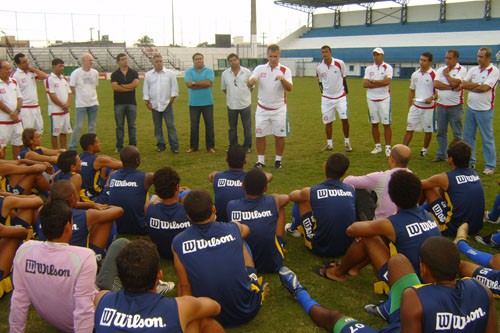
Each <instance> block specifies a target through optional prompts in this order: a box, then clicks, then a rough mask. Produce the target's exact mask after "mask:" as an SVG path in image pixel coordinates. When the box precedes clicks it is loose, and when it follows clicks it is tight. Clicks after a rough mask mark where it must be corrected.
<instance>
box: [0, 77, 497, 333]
mask: <svg viewBox="0 0 500 333" xmlns="http://www.w3.org/2000/svg"><path fill="white" fill-rule="evenodd" d="M179 83H180V97H179V98H178V99H177V100H176V102H175V104H174V112H175V123H176V126H177V133H178V135H179V141H180V145H181V150H180V151H181V153H180V154H179V155H172V154H170V153H167V152H163V153H158V152H156V146H155V144H156V142H155V138H154V135H153V124H152V118H151V115H150V114H149V111H148V110H147V109H146V108H145V106H144V103H141V102H139V103H138V105H139V108H138V119H137V133H138V147H139V149H140V150H141V153H142V165H141V169H142V170H145V171H155V170H156V169H158V168H160V167H162V166H165V165H171V166H172V167H174V168H175V169H177V170H178V172H179V174H180V176H181V184H182V185H186V186H189V187H191V188H204V189H207V190H209V191H212V188H211V183H210V182H209V181H208V174H209V173H210V172H211V171H214V170H224V169H225V168H226V164H225V161H224V160H225V149H226V147H227V145H228V139H227V129H228V125H227V116H226V106H225V98H224V96H223V94H222V92H221V91H220V80H219V78H217V79H216V80H215V84H214V97H215V111H214V114H215V126H216V147H215V149H216V150H217V152H216V153H215V154H213V155H212V154H208V153H206V152H205V151H203V150H200V151H199V152H197V153H194V154H186V153H185V151H186V150H187V149H188V148H189V112H188V107H187V88H186V87H185V86H184V84H183V82H182V80H180V81H179ZM408 85H409V84H408V81H407V80H393V83H392V87H391V91H392V93H393V100H392V118H393V126H392V128H393V144H396V143H401V142H402V140H403V136H404V133H405V128H406V116H407V106H406V104H407V96H408ZM42 91H43V90H42V89H41V87H40V88H39V92H40V93H41V92H42ZM138 91H139V92H142V89H138ZM98 94H99V102H100V107H99V118H98V123H97V133H98V136H99V138H100V140H101V143H102V147H103V151H102V153H103V154H109V155H112V156H115V157H117V154H114V153H113V151H114V145H115V130H114V129H115V127H114V118H113V99H112V91H111V87H110V84H109V82H103V81H102V82H101V83H100V85H99V87H98ZM256 95H257V94H256V93H254V101H255V99H256ZM140 96H141V94H140V93H138V94H137V97H138V100H139V101H140V99H141V97H140ZM287 99H288V115H289V120H290V124H291V129H292V133H291V136H290V137H289V138H287V140H286V145H287V146H286V149H285V154H284V159H283V168H282V169H281V170H278V171H275V170H274V169H273V168H270V167H268V168H267V170H266V171H269V172H272V173H273V174H274V179H273V181H272V183H270V185H269V193H289V192H290V191H292V190H294V189H298V188H302V187H305V186H309V185H313V184H316V183H319V182H321V181H322V180H323V173H322V163H323V162H324V161H325V160H326V158H327V156H328V154H327V153H324V152H322V151H321V149H322V148H323V147H324V145H325V143H326V142H325V134H324V126H323V124H322V121H321V116H320V96H319V91H318V86H317V83H316V80H315V79H314V78H295V79H294V88H293V91H292V92H291V93H290V94H289V95H288V96H287ZM40 100H41V104H42V105H43V108H42V109H43V110H46V108H45V105H46V97H45V95H43V96H40ZM348 103H349V119H350V125H351V135H350V136H351V143H352V146H353V149H354V150H353V151H352V152H351V153H349V154H348V156H349V158H350V160H351V166H350V168H349V170H348V174H351V175H362V174H365V173H368V172H373V171H379V170H384V169H387V158H386V157H385V155H384V154H383V153H381V154H378V155H375V156H373V155H371V154H370V151H371V150H372V148H373V141H372V138H371V130H370V128H371V126H370V124H369V123H368V116H367V106H366V100H365V91H364V89H363V88H362V87H361V80H360V79H349V95H348ZM499 104H500V102H499V103H497V107H496V110H497V115H496V116H495V118H496V119H495V123H496V124H498V122H499V120H500V119H499V115H498V111H499V107H498V105H499ZM44 112H45V111H44ZM73 119H74V118H73ZM201 127H202V129H201V130H200V138H201V142H200V147H204V139H203V138H204V131H203V126H201ZM45 128H49V121H48V119H46V126H45ZM241 131H242V130H241V128H240V130H239V133H240V142H241V140H242V132H241ZM165 136H166V133H165ZM495 138H496V140H497V143H498V142H500V133H499V131H498V130H497V129H495ZM422 141H423V134H421V133H416V134H415V135H414V138H413V141H412V143H411V145H410V146H411V148H412V149H413V151H414V156H413V158H412V160H411V162H410V168H411V169H412V170H413V171H414V172H415V173H416V174H417V175H418V176H419V177H421V178H426V177H429V176H431V175H433V174H436V173H439V172H444V171H446V170H448V166H447V165H446V164H445V163H432V162H431V160H432V159H433V158H434V155H435V151H436V147H437V143H436V140H435V138H433V141H432V143H431V146H430V151H429V156H427V157H426V158H420V157H418V151H419V150H420V148H421V147H422V146H421V145H422ZM43 142H44V145H45V146H49V133H46V134H45V135H44V138H43ZM480 143H481V140H480V139H479V140H478V149H477V153H478V159H477V160H478V162H477V164H476V165H477V169H478V171H479V172H480V171H482V168H483V163H484V159H483V158H482V149H481V147H480ZM334 150H338V151H341V152H342V151H344V149H343V136H342V131H341V125H340V122H338V121H337V122H335V123H334ZM167 151H169V150H168V149H167ZM273 157H274V140H273V139H270V140H268V151H267V164H268V165H272V163H271V162H272V161H273ZM256 159H257V157H256V153H255V150H254V152H252V153H251V154H249V156H247V160H248V164H247V168H250V167H251V166H252V165H253V163H255V161H256ZM481 179H482V182H483V185H484V188H485V193H486V204H487V209H490V208H491V205H492V204H493V200H494V198H495V196H496V194H497V192H498V185H497V184H496V180H497V177H496V176H483V175H481ZM290 211H291V205H289V206H288V207H287V219H289V217H290ZM495 229H496V228H495V226H493V225H486V226H485V227H484V228H483V230H482V231H481V234H486V233H489V232H492V231H494V230H495ZM286 240H287V241H288V244H287V253H286V257H285V265H287V266H289V267H290V268H291V269H293V270H294V271H295V272H296V273H297V275H298V277H299V278H300V280H301V282H302V283H303V284H304V285H305V286H306V287H307V288H308V290H309V292H310V294H311V296H312V297H314V298H315V299H316V300H317V301H318V302H319V303H320V304H322V305H324V306H326V307H328V308H331V309H338V310H340V311H342V312H344V313H346V314H349V315H350V316H353V317H355V318H357V319H359V320H360V321H362V322H365V323H367V324H370V325H373V326H374V327H382V326H383V325H384V323H383V321H382V320H379V319H377V318H374V317H372V316H370V315H368V314H366V313H365V312H364V310H363V305H364V304H367V303H373V302H377V301H379V300H381V299H382V297H381V296H379V295H375V294H374V293H373V292H372V283H373V282H374V281H375V276H374V274H373V272H372V271H371V269H369V268H365V269H364V270H363V271H362V273H361V275H360V276H359V277H356V278H352V279H350V280H349V281H348V282H345V283H343V284H340V283H333V282H330V281H327V280H325V279H322V278H320V277H318V276H316V275H315V274H314V273H313V272H312V271H311V267H312V266H313V265H317V264H320V263H321V262H322V259H321V258H318V257H316V256H314V255H312V254H311V253H309V252H308V251H307V250H306V248H305V247H304V246H303V242H302V240H300V239H295V238H292V237H288V236H286ZM471 244H472V245H473V246H477V248H479V249H481V250H486V251H492V250H491V249H489V248H486V247H484V246H480V244H478V243H475V242H474V241H471ZM221 260H222V259H221ZM162 268H163V271H164V275H166V279H169V280H174V281H175V273H174V271H173V265H172V262H168V261H164V262H162ZM264 280H265V281H266V282H269V283H270V293H269V294H268V296H267V297H266V299H265V301H264V304H263V306H262V309H261V311H260V313H259V314H258V316H257V317H256V318H255V319H254V320H253V321H252V322H250V323H249V324H247V325H243V326H241V327H238V328H233V329H230V330H228V331H229V332H315V331H317V330H318V329H317V328H315V325H314V324H313V323H312V321H311V320H310V319H309V318H308V316H307V315H306V314H305V313H304V311H303V310H302V308H301V307H300V306H299V304H298V303H296V302H295V301H294V300H293V298H292V297H291V296H290V295H289V294H288V292H286V291H285V290H284V289H283V288H282V287H281V284H280V281H279V278H278V276H277V274H266V275H265V276H264ZM172 296H174V293H172ZM9 306H10V294H9V295H7V296H4V297H3V299H1V300H0V332H6V331H7V329H8V312H9ZM496 310H497V313H499V310H500V304H499V303H498V302H497V304H496ZM499 323H500V318H499ZM27 331H28V332H55V330H54V329H52V328H50V327H49V326H48V325H47V324H46V323H45V322H43V321H42V320H41V319H40V318H39V316H38V314H37V313H36V312H35V311H30V322H29V324H28V330H27Z"/></svg>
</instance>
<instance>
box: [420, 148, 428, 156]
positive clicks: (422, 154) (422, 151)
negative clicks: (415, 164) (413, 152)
mask: <svg viewBox="0 0 500 333" xmlns="http://www.w3.org/2000/svg"><path fill="white" fill-rule="evenodd" d="M425 156H427V150H423V149H422V150H421V151H420V157H425Z"/></svg>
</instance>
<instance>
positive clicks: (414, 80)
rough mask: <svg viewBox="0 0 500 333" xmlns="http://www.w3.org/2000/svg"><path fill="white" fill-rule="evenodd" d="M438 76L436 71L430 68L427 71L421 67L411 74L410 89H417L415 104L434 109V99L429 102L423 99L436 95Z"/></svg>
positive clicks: (419, 106)
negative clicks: (435, 80) (424, 101)
mask: <svg viewBox="0 0 500 333" xmlns="http://www.w3.org/2000/svg"><path fill="white" fill-rule="evenodd" d="M435 78H436V71H435V70H433V69H432V68H429V69H428V70H427V71H426V72H424V73H423V72H422V71H421V70H420V69H418V70H416V71H415V72H413V74H412V75H411V81H410V89H412V90H415V101H414V102H413V104H414V105H415V106H416V107H418V108H423V109H432V108H433V106H434V105H435V103H434V101H432V103H430V104H427V103H423V102H422V100H424V99H427V98H429V97H431V96H434V79H435Z"/></svg>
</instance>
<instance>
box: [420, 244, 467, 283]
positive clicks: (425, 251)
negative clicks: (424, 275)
mask: <svg viewBox="0 0 500 333" xmlns="http://www.w3.org/2000/svg"><path fill="white" fill-rule="evenodd" d="M420 261H421V262H422V263H423V264H425V265H426V266H427V267H429V270H430V273H431V275H432V277H433V278H434V279H436V280H437V281H453V280H455V278H456V276H457V273H458V267H459V266H460V253H459V251H458V248H457V246H456V245H455V243H453V242H452V241H451V240H449V239H447V238H445V237H442V236H433V237H429V238H427V239H426V240H425V241H424V243H423V244H422V246H421V247H420Z"/></svg>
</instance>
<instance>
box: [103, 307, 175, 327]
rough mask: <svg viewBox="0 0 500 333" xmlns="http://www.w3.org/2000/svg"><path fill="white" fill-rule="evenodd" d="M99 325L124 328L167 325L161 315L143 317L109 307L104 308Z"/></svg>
mask: <svg viewBox="0 0 500 333" xmlns="http://www.w3.org/2000/svg"><path fill="white" fill-rule="evenodd" d="M99 325H100V326H107V327H109V326H111V325H113V326H114V327H126V328H144V327H146V328H151V327H167V324H165V323H164V322H163V318H162V317H151V318H143V317H142V316H141V315H140V314H134V315H131V314H128V313H123V312H119V311H117V310H116V309H111V308H104V310H103V311H102V315H101V320H100V321H99Z"/></svg>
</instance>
